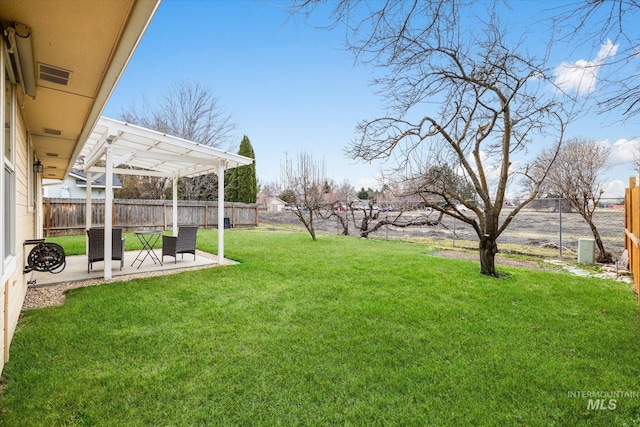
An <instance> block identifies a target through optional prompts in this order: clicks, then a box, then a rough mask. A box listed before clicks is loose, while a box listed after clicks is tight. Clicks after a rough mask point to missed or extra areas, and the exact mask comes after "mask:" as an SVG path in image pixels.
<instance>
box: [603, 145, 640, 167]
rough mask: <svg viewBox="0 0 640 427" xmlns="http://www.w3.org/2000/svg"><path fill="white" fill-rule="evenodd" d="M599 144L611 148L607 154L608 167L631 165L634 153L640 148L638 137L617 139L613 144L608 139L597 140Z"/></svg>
mask: <svg viewBox="0 0 640 427" xmlns="http://www.w3.org/2000/svg"><path fill="white" fill-rule="evenodd" d="M598 143H599V144H601V145H603V146H605V147H608V148H609V149H610V150H611V155H610V156H609V164H608V166H609V167H610V168H615V167H618V166H631V165H632V164H633V161H634V154H635V152H636V150H637V149H638V148H640V140H638V139H624V138H622V139H619V140H617V141H616V142H614V143H613V144H612V143H611V142H609V140H608V139H602V140H599V141H598Z"/></svg>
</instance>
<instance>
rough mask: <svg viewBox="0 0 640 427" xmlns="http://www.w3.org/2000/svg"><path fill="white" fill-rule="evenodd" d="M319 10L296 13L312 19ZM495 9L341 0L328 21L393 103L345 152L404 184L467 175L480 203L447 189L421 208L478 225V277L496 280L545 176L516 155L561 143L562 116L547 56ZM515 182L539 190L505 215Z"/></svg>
mask: <svg viewBox="0 0 640 427" xmlns="http://www.w3.org/2000/svg"><path fill="white" fill-rule="evenodd" d="M317 4H318V2H312V1H308V2H301V3H300V4H299V7H300V8H302V9H303V10H305V11H306V12H308V13H311V12H312V11H313V9H314V8H315V7H317ZM492 5H494V3H492V2H488V5H487V8H486V11H487V15H486V16H485V17H479V18H478V17H477V16H473V17H471V16H469V15H470V14H466V13H461V12H462V11H465V9H462V8H463V7H466V6H468V3H467V2H465V1H460V2H457V1H456V2H452V1H446V0H432V1H421V0H414V1H405V0H386V1H382V2H368V1H365V0H362V1H358V0H342V1H340V2H338V4H337V6H336V7H335V8H334V9H333V15H332V16H333V17H334V19H335V21H334V23H335V25H337V23H339V22H343V23H345V24H346V25H347V26H348V31H349V35H348V45H349V48H350V49H352V51H353V52H354V53H355V54H356V57H357V58H358V59H360V60H362V61H366V62H369V63H371V64H372V65H374V66H377V67H378V71H379V74H378V75H379V76H380V77H378V78H377V79H376V80H375V81H374V83H375V85H376V87H378V88H379V90H380V94H381V95H383V96H384V97H385V99H387V100H388V102H389V105H388V110H389V112H388V115H387V116H386V117H380V118H376V119H373V120H366V121H363V122H362V123H360V125H359V127H358V135H357V137H356V140H355V141H354V142H353V143H352V144H351V145H350V147H349V148H348V154H349V155H350V156H351V157H352V158H354V159H359V160H362V161H372V160H376V159H396V160H397V165H396V170H395V173H396V175H404V176H405V177H406V179H412V180H413V179H419V178H420V177H423V176H425V174H427V172H428V171H429V170H430V169H431V168H432V167H434V166H436V167H443V166H444V165H447V166H448V167H450V168H451V169H452V170H454V171H456V172H457V173H459V174H461V175H462V176H464V177H465V179H466V180H467V181H468V182H470V183H471V184H472V185H473V188H474V189H475V192H476V193H477V196H478V203H473V204H472V203H470V202H469V201H467V200H465V198H464V197H463V196H462V195H461V194H460V193H458V192H456V189H452V188H448V187H446V186H441V187H438V186H431V187H425V188H424V189H423V190H424V192H425V193H428V194H431V195H434V196H438V198H440V199H442V200H443V201H444V202H445V203H444V205H443V204H441V203H439V202H433V201H432V200H431V199H430V198H428V197H427V198H425V203H426V205H427V206H429V207H431V208H432V209H434V210H436V211H438V212H440V213H443V214H445V215H450V216H452V217H454V218H457V219H458V220H460V221H463V222H465V223H467V224H469V225H471V226H472V227H473V229H474V230H475V231H476V234H477V235H478V239H479V255H480V266H481V268H480V271H481V273H482V274H486V275H492V276H495V275H497V273H496V269H495V254H496V253H497V251H498V245H497V239H498V237H499V236H500V235H501V234H502V233H503V232H504V230H505V229H506V228H507V227H508V226H509V224H510V223H511V221H512V219H513V217H514V216H515V215H516V214H517V213H518V212H519V211H520V210H521V209H522V208H523V207H524V206H525V205H526V204H527V203H529V202H530V201H531V200H533V199H534V198H535V197H536V195H537V191H538V187H539V185H540V183H541V181H542V179H543V178H544V176H542V177H540V178H536V177H533V176H531V175H529V173H528V165H526V164H522V163H517V162H515V161H512V159H513V158H514V156H515V155H516V154H518V153H523V152H525V151H526V149H527V146H528V145H529V144H530V143H531V141H532V140H534V139H535V138H536V137H543V138H545V137H546V138H550V137H551V138H553V140H559V141H561V140H562V136H563V132H564V127H565V122H566V115H565V113H564V111H563V105H562V103H561V102H558V101H556V100H555V99H554V98H553V97H554V96H561V94H558V92H555V91H553V90H548V89H549V85H550V84H552V83H553V79H552V78H551V76H550V70H549V69H547V68H545V65H544V58H540V59H539V58H535V57H531V56H529V55H528V54H527V53H526V49H524V48H523V46H522V45H521V44H519V43H518V42H517V41H515V42H514V41H511V40H512V37H509V38H508V37H506V36H505V34H504V31H503V30H502V29H501V26H500V23H499V19H498V17H497V13H496V12H495V9H494V8H493V7H492ZM474 10H478V9H477V8H475V9H474ZM507 40H509V42H507ZM543 175H544V174H543ZM517 176H525V177H528V178H529V179H534V180H535V181H534V182H533V184H534V185H533V186H532V187H531V188H532V189H533V190H532V191H531V192H530V193H529V194H527V195H525V196H523V197H522V198H521V202H520V203H519V204H518V205H517V206H516V207H515V208H513V210H511V211H510V213H509V214H508V215H506V216H501V212H502V208H503V206H504V204H505V201H506V196H507V187H508V184H510V183H511V182H513V181H514V179H515V178H516V177H517ZM461 207H464V209H462V208H461Z"/></svg>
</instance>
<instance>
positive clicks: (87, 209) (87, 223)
mask: <svg viewBox="0 0 640 427" xmlns="http://www.w3.org/2000/svg"><path fill="white" fill-rule="evenodd" d="M91 181H93V174H92V173H91V172H87V187H86V191H87V193H86V194H87V197H86V198H87V204H86V207H85V215H84V221H85V229H87V230H88V229H90V228H91V224H92V221H93V217H92V214H93V208H92V206H91V196H92V193H93V190H92V188H91ZM85 236H86V232H85ZM85 246H86V248H85V250H86V252H85V253H86V254H87V256H89V239H88V238H87V239H86V241H85Z"/></svg>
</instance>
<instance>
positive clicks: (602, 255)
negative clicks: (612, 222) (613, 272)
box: [588, 221, 613, 264]
mask: <svg viewBox="0 0 640 427" xmlns="http://www.w3.org/2000/svg"><path fill="white" fill-rule="evenodd" d="M588 222H589V227H591V232H592V233H593V238H594V239H595V241H596V246H597V247H598V256H597V257H596V261H597V262H600V263H603V264H613V257H612V256H611V254H610V253H609V252H607V251H605V249H604V243H602V238H601V237H600V233H598V229H597V228H596V225H595V224H594V223H593V221H588Z"/></svg>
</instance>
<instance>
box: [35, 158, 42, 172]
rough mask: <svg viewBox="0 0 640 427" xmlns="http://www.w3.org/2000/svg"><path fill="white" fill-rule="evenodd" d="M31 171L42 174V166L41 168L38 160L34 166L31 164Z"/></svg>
mask: <svg viewBox="0 0 640 427" xmlns="http://www.w3.org/2000/svg"><path fill="white" fill-rule="evenodd" d="M33 171H34V172H35V173H42V171H44V166H42V163H40V160H37V161H36V162H35V163H34V164H33Z"/></svg>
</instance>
